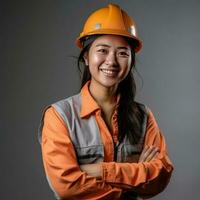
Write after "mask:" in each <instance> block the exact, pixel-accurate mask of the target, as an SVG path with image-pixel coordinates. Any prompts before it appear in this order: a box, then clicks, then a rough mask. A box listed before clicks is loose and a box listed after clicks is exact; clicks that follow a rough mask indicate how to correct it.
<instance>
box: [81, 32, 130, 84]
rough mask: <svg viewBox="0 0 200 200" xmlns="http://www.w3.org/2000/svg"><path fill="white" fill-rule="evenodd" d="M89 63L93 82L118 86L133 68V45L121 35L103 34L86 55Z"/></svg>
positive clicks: (86, 61) (87, 63) (86, 60)
mask: <svg viewBox="0 0 200 200" xmlns="http://www.w3.org/2000/svg"><path fill="white" fill-rule="evenodd" d="M84 59H85V63H86V65H89V70H90V73H91V83H95V84H100V85H102V86H104V87H113V86H118V84H119V83H120V82H121V81H122V80H123V79H124V78H125V77H126V76H127V74H128V72H129V71H130V68H131V59H132V58H131V47H130V45H129V44H128V43H127V41H126V40H125V39H124V38H123V37H121V36H115V35H103V36H100V37H98V38H97V39H96V40H95V41H94V42H93V43H92V45H91V47H90V49H89V52H86V53H85V55H84Z"/></svg>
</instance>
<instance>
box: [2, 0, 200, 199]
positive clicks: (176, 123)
mask: <svg viewBox="0 0 200 200" xmlns="http://www.w3.org/2000/svg"><path fill="white" fill-rule="evenodd" d="M108 2H109V1H100V0H99V1H97V0H96V1H89V0H87V1H86V0H84V1H83V0H82V1H78V0H73V1H64V0H57V1H56V0H54V1H50V0H49V1H4V3H3V2H2V1H1V5H0V9H1V11H0V15H1V18H0V20H1V27H0V34H1V40H0V46H1V54H0V84H1V98H0V100H1V103H0V113H1V114H0V115H1V118H0V155H1V157H0V158H1V159H0V196H1V197H0V198H1V199H3V200H11V199H14V200H25V199H26V200H51V199H52V200H53V199H54V198H53V195H52V192H51V191H50V189H49V186H48V184H47V181H46V179H45V175H44V171H43V165H42V161H41V155H40V146H39V144H38V141H37V127H38V124H39V120H40V117H41V112H42V109H43V107H44V106H45V105H48V104H50V103H52V102H55V101H57V100H59V99H62V98H65V97H67V96H71V95H73V94H75V93H77V92H78V91H79V83H80V81H79V75H78V71H77V67H76V59H74V58H73V56H77V55H78V52H79V49H78V48H76V46H75V45H74V40H75V38H76V37H77V36H78V34H79V32H80V31H81V28H82V25H83V22H84V21H85V20H86V18H87V17H88V15H89V13H91V12H92V11H94V10H96V9H98V8H100V7H103V6H106V5H107V3H108ZM113 2H115V3H118V4H119V5H121V6H122V8H123V9H125V10H126V11H127V12H128V13H129V14H130V15H131V16H132V17H134V19H135V21H136V23H137V25H138V33H139V36H140V38H141V39H142V40H143V42H144V48H143V49H142V52H141V53H140V54H138V56H137V69H138V71H139V73H140V74H141V76H142V79H143V83H142V80H141V78H140V77H139V76H138V75H137V83H138V95H137V99H138V100H140V101H142V102H143V103H145V104H147V105H148V106H149V107H150V108H151V109H152V111H153V112H154V114H155V116H156V118H157V121H158V123H159V126H160V128H161V129H162V130H163V132H164V134H165V137H166V140H167V143H168V149H169V153H170V156H171V159H172V160H173V163H174V166H175V171H174V173H173V177H172V179H171V182H170V184H169V186H168V187H167V189H166V190H165V191H164V192H163V193H161V194H160V195H158V196H157V197H155V198H153V199H155V200H168V199H169V200H177V199H180V200H185V199H198V197H199V178H200V174H199V169H200V160H199V156H198V152H199V140H200V135H199V124H200V120H199V115H200V108H199V102H200V93H199V84H200V78H199V74H200V68H199V58H200V54H199V53H200V22H199V19H200V12H199V10H200V1H198V0H196V1H195V0H190V1H183V0H151V1H148V0H127V1H113Z"/></svg>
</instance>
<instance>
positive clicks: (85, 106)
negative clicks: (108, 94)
mask: <svg viewBox="0 0 200 200" xmlns="http://www.w3.org/2000/svg"><path fill="white" fill-rule="evenodd" d="M89 85H90V81H88V82H86V84H85V85H84V86H83V87H82V89H81V92H80V94H81V99H82V105H81V112H80V117H81V118H84V117H86V116H88V115H90V114H91V113H93V112H94V111H96V110H100V109H101V108H100V106H99V105H98V103H97V102H96V101H95V99H94V98H93V97H92V95H91V94H90V91H89ZM119 100H120V95H118V96H117V104H116V109H117V108H118V107H119Z"/></svg>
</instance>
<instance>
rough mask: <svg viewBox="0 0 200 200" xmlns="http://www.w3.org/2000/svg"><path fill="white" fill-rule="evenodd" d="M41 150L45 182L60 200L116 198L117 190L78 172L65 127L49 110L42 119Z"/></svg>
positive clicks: (54, 112) (118, 190)
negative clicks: (46, 181)
mask: <svg viewBox="0 0 200 200" xmlns="http://www.w3.org/2000/svg"><path fill="white" fill-rule="evenodd" d="M41 148H42V158H43V163H44V168H45V172H46V176H47V179H48V181H49V184H50V186H51V188H52V190H53V191H54V193H55V195H56V196H58V197H59V198H60V199H68V198H70V199H72V200H73V199H80V200H81V199H88V200H89V199H101V198H103V197H105V196H106V197H110V198H112V197H113V198H115V197H116V195H117V196H120V194H121V189H119V188H114V187H112V186H110V185H109V184H106V183H105V181H102V180H97V179H96V178H95V177H91V176H88V175H87V174H86V173H85V172H82V171H81V170H80V168H79V164H78V162H77V159H76V154H75V150H74V147H73V144H72V142H71V140H70V138H69V133H68V130H67V127H66V125H65V124H64V121H63V120H62V118H61V117H60V116H59V114H58V113H57V112H56V111H55V109H54V108H53V107H50V108H48V109H47V110H46V112H45V115H44V124H43V128H42V139H41Z"/></svg>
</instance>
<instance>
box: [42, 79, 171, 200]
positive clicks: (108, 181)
mask: <svg viewBox="0 0 200 200" xmlns="http://www.w3.org/2000/svg"><path fill="white" fill-rule="evenodd" d="M81 99H82V107H81V112H80V117H81V118H84V117H86V116H89V115H94V116H95V118H96V121H97V124H98V126H99V130H100V135H101V139H102V142H103V145H104V155H105V157H104V161H103V162H102V163H101V167H102V179H97V178H95V177H92V176H89V175H87V173H86V172H83V171H81V169H80V167H79V164H78V161H77V157H76V153H75V149H74V146H73V143H72V141H71V139H70V136H69V132H68V127H67V126H66V124H65V123H64V121H63V119H62V117H61V116H60V115H59V114H58V113H57V112H56V110H55V109H54V108H53V107H50V108H48V109H47V110H46V111H45V114H44V124H43V128H42V137H41V149H42V158H43V163H44V168H45V173H46V176H47V178H48V180H49V183H50V186H51V188H52V190H53V191H54V192H55V193H56V194H57V195H58V196H59V197H60V198H61V199H70V200H73V199H79V200H83V199H87V200H97V199H116V200H117V199H120V196H121V194H122V193H123V192H124V191H129V190H133V191H135V192H136V193H137V194H138V195H139V196H141V197H143V198H148V197H152V196H154V195H156V194H158V193H159V192H161V191H162V190H163V189H164V188H165V187H166V185H167V184H168V182H169V179H170V177H171V173H172V171H173V166H172V163H171V161H170V160H169V157H168V154H167V147H166V143H165V139H164V136H163V134H162V133H161V131H160V129H159V127H158V125H157V123H156V121H155V118H154V116H153V114H152V112H151V111H150V110H149V113H148V120H147V127H146V133H145V140H144V146H145V145H149V146H151V145H154V146H156V147H158V148H159V155H158V156H157V157H156V159H154V160H152V161H150V162H140V163H117V162H114V144H113V141H114V142H117V138H118V126H117V117H116V116H117V109H116V110H115V111H114V112H113V115H112V118H111V125H112V132H111V131H109V129H108V128H107V126H106V123H105V122H104V120H103V118H102V117H101V108H100V107H99V105H98V104H97V102H96V101H95V100H94V99H93V97H92V96H91V94H90V92H89V82H87V83H86V84H85V86H84V87H83V88H82V89H81Z"/></svg>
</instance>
